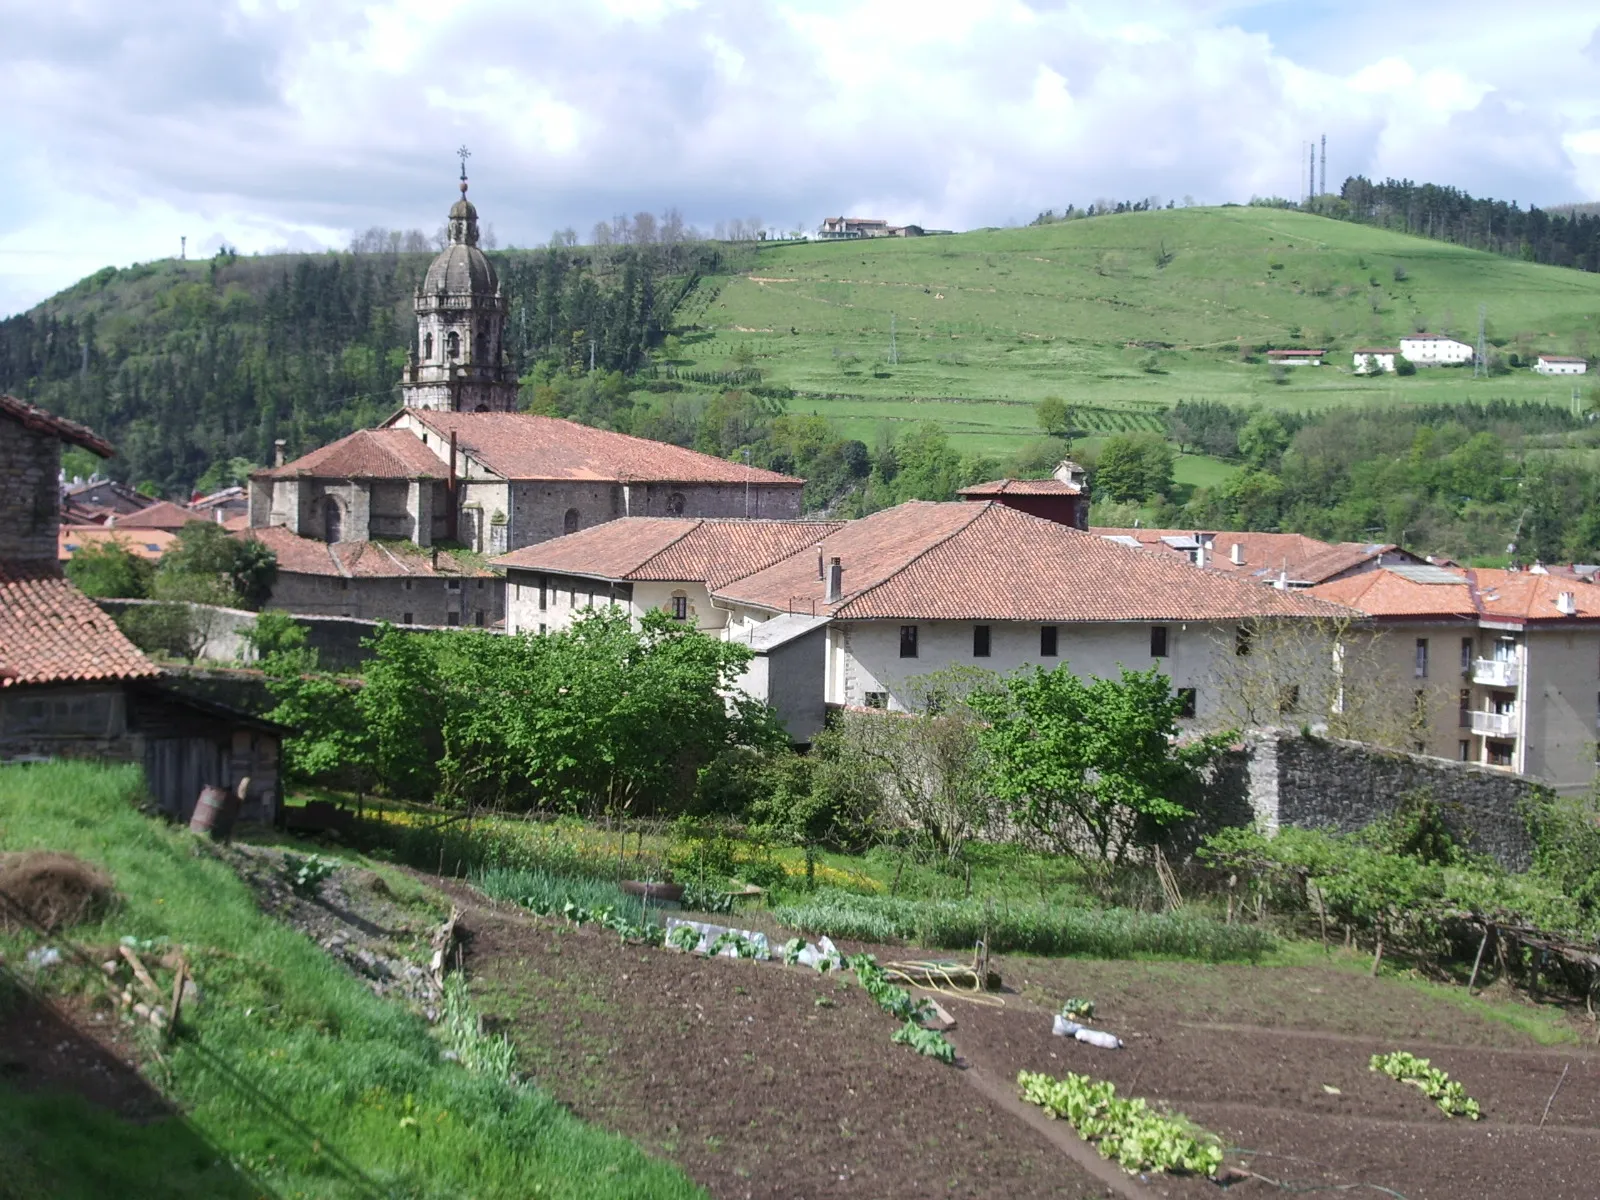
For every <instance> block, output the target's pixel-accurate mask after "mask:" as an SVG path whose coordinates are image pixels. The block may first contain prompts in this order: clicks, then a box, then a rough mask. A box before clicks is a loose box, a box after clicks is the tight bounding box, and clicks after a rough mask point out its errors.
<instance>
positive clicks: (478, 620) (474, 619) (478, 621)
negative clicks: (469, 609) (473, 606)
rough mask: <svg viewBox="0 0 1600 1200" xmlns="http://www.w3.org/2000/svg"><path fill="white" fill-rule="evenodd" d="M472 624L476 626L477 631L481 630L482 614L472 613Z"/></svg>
mask: <svg viewBox="0 0 1600 1200" xmlns="http://www.w3.org/2000/svg"><path fill="white" fill-rule="evenodd" d="M472 623H473V624H474V625H476V626H477V627H478V628H479V629H482V628H483V613H481V612H475V613H473V614H472Z"/></svg>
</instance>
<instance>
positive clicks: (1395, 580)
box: [1310, 567, 1600, 624]
mask: <svg viewBox="0 0 1600 1200" xmlns="http://www.w3.org/2000/svg"><path fill="white" fill-rule="evenodd" d="M1435 570H1437V571H1438V572H1439V574H1438V575H1436V576H1435V575H1431V574H1430V575H1429V576H1428V577H1429V578H1438V579H1441V580H1448V581H1447V582H1444V581H1442V582H1436V583H1429V582H1423V581H1420V580H1418V579H1417V578H1414V577H1413V575H1412V574H1410V573H1408V572H1407V570H1406V568H1404V567H1402V568H1399V569H1394V568H1388V567H1384V568H1380V569H1378V570H1376V571H1368V572H1366V573H1364V574H1361V575H1352V576H1349V577H1348V578H1345V579H1335V580H1334V581H1333V582H1331V583H1324V584H1320V585H1318V586H1317V587H1314V588H1311V589H1310V593H1311V594H1312V595H1314V596H1320V597H1322V598H1323V599H1325V600H1331V601H1334V602H1335V603H1338V604H1347V605H1349V606H1350V607H1351V608H1355V609H1359V610H1360V611H1361V612H1364V613H1366V614H1367V615H1368V616H1372V617H1378V618H1388V619H1391V620H1396V619H1404V618H1413V619H1419V620H1428V619H1448V618H1455V617H1459V618H1465V619H1471V620H1476V619H1478V618H1480V617H1483V618H1487V619H1488V620H1491V621H1502V622H1514V623H1523V624H1526V623H1528V622H1550V623H1553V624H1559V623H1560V622H1563V621H1573V620H1590V621H1594V620H1600V585H1595V584H1592V583H1584V582H1581V581H1579V580H1576V579H1570V578H1566V577H1563V576H1559V575H1547V574H1544V573H1542V572H1541V573H1538V574H1535V573H1534V572H1532V571H1504V570H1491V569H1487V568H1477V569H1473V568H1457V569H1450V568H1443V567H1440V568H1435ZM1563 592H1566V593H1568V594H1570V595H1571V596H1572V599H1573V605H1574V608H1575V611H1574V612H1573V613H1571V614H1567V613H1563V612H1562V611H1561V609H1560V607H1559V600H1558V597H1559V596H1560V595H1561V593H1563Z"/></svg>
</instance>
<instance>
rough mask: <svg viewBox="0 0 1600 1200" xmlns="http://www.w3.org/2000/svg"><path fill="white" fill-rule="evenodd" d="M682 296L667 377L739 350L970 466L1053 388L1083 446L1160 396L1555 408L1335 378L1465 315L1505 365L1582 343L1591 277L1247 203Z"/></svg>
mask: <svg viewBox="0 0 1600 1200" xmlns="http://www.w3.org/2000/svg"><path fill="white" fill-rule="evenodd" d="M1163 255H1170V259H1169V260H1168V261H1167V262H1166V265H1165V266H1160V265H1158V259H1160V258H1162V256H1163ZM1397 276H1399V278H1397ZM701 291H702V292H703V293H704V295H710V294H711V293H712V292H713V291H714V292H715V299H714V300H712V301H711V302H710V303H709V304H705V305H704V306H703V307H702V306H701V305H700V304H698V303H697V302H696V299H695V298H694V297H691V299H690V301H689V302H688V304H687V305H686V308H685V310H684V315H685V316H686V317H687V318H689V319H691V320H692V321H693V323H695V324H696V325H697V326H698V327H699V328H698V329H697V330H695V331H690V332H686V333H685V334H684V335H683V337H682V339H681V340H682V350H681V353H680V355H679V359H678V361H679V363H680V365H682V366H684V367H686V368H690V369H696V370H721V369H726V368H727V367H728V366H729V365H730V364H731V363H732V360H733V357H734V355H735V353H736V351H738V350H739V349H740V348H741V347H743V348H745V349H747V350H748V351H749V352H750V353H751V354H753V355H754V365H756V366H758V367H760V368H761V369H762V370H763V371H764V372H765V375H766V381H767V382H768V383H770V384H775V385H781V386H788V387H792V388H794V389H795V390H796V391H797V392H798V393H799V395H798V396H797V397H796V398H795V399H794V400H793V401H791V403H790V408H791V411H795V412H807V413H809V412H817V413H820V414H822V415H825V416H828V417H832V418H834V419H835V420H836V421H838V422H839V424H840V426H841V427H842V428H843V429H844V430H845V431H847V432H848V433H850V434H851V435H852V436H856V437H860V438H862V440H864V441H867V442H868V443H869V444H870V443H871V442H872V440H873V438H874V437H876V436H877V433H878V431H879V430H880V429H882V428H884V427H885V426H888V427H889V428H890V429H895V428H898V427H899V426H900V425H901V424H903V423H905V422H912V421H919V420H935V421H938V422H939V423H941V424H943V425H946V426H947V427H948V428H949V429H950V430H951V431H952V432H953V433H959V434H961V435H962V437H963V439H964V440H968V439H970V444H971V445H972V446H973V448H974V449H977V450H981V451H983V452H985V453H1004V452H1007V451H1009V450H1013V449H1015V448H1016V446H1017V445H1018V444H1020V442H1021V441H1022V440H1024V439H1025V438H1026V437H1028V436H1031V435H1032V434H1033V433H1034V421H1033V412H1032V406H1033V404H1034V403H1036V402H1037V401H1038V400H1040V399H1042V398H1044V397H1045V396H1052V395H1054V396H1060V397H1062V398H1063V399H1066V400H1067V401H1068V402H1069V403H1072V404H1074V405H1076V406H1079V410H1080V422H1081V424H1082V426H1083V427H1084V428H1086V429H1088V430H1090V431H1092V432H1095V433H1111V432H1116V431H1118V430H1119V429H1125V428H1145V427H1155V426H1156V425H1157V424H1158V422H1159V414H1160V412H1161V411H1162V410H1164V409H1166V408H1168V407H1170V406H1171V405H1172V404H1173V403H1174V402H1176V401H1177V400H1180V399H1194V400H1217V401H1225V402H1229V403H1240V404H1265V405H1268V406H1272V407H1277V408H1283V409H1292V410H1312V409H1322V408H1328V407H1335V406H1344V405H1366V404H1381V405H1385V406H1394V405H1406V404H1413V403H1430V404H1431V403H1454V402H1459V401H1462V400H1467V399H1473V400H1491V399H1507V400H1514V401H1535V402H1548V403H1555V404H1567V403H1569V402H1570V397H1571V392H1572V383H1571V381H1570V380H1562V379H1546V378H1544V377H1541V376H1537V375H1534V374H1533V373H1532V372H1531V371H1528V370H1517V371H1514V372H1512V373H1511V374H1510V375H1506V376H1500V377H1495V378H1490V379H1479V380H1474V379H1473V378H1472V375H1471V372H1470V371H1462V370H1456V369H1434V370H1422V371H1419V372H1418V373H1417V374H1416V375H1415V376H1413V377H1410V378H1404V379H1401V378H1396V377H1394V376H1385V377H1382V378H1364V377H1358V376H1356V375H1354V374H1352V373H1351V372H1350V369H1349V368H1350V363H1351V358H1350V352H1351V351H1352V350H1353V349H1354V348H1355V347H1357V346H1367V345H1392V344H1394V342H1395V341H1396V340H1397V339H1398V338H1399V337H1400V336H1401V335H1402V334H1405V333H1408V332H1411V331H1413V330H1415V329H1418V328H1423V327H1426V328H1428V329H1430V330H1434V331H1438V332H1444V333H1451V334H1454V335H1455V336H1458V337H1460V338H1462V339H1463V340H1465V341H1467V342H1469V343H1470V342H1473V341H1475V340H1476V336H1477V316H1478V305H1479V304H1480V303H1481V304H1484V305H1486V306H1487V310H1488V335H1489V338H1490V339H1491V341H1493V342H1495V343H1498V344H1501V346H1502V348H1503V351H1504V352H1506V353H1511V352H1516V353H1520V354H1529V353H1539V352H1541V351H1542V352H1547V353H1588V352H1589V351H1590V350H1591V349H1593V348H1595V346H1596V344H1597V343H1600V331H1597V329H1596V324H1595V322H1596V314H1597V313H1600V276H1595V275H1592V274H1586V273H1583V272H1579V271H1570V270H1563V269H1561V268H1557V267H1544V266H1537V265H1535V264H1531V263H1523V262H1517V261H1514V260H1510V259H1506V258H1501V257H1498V256H1495V255H1490V254H1484V253H1480V252H1478V251H1473V250H1467V249H1464V248H1462V247H1458V246H1451V245H1447V244H1445V243H1442V242H1434V241H1429V240H1426V239H1424V238H1416V237H1409V236H1406V235H1403V234H1396V233H1390V232H1387V231H1385V230H1379V229H1372V228H1368V227H1364V226H1360V225H1352V224H1348V223H1345V222H1340V221H1333V220H1329V219H1326V218H1322V217H1316V216H1311V215H1308V214H1304V213H1296V212H1286V211H1280V210H1274V209H1259V208H1208V209H1186V210H1173V211H1170V212H1168V211H1160V212H1150V213H1130V214H1126V215H1122V216H1108V217H1100V218H1095V219H1093V220H1084V221H1072V222H1065V223H1062V224H1057V225H1049V226H1041V227H1030V228H1024V229H1007V230H988V231H981V232H976V233H968V234H959V235H956V236H951V237H934V238H920V239H916V238H914V239H899V238H887V239H881V240H874V241H871V242H833V243H810V244H800V245H784V246H777V247H773V248H771V249H768V250H764V251H762V252H761V255H760V259H759V264H758V266H757V267H756V268H755V269H754V270H752V271H751V272H750V273H749V274H747V275H741V276H735V277H731V278H726V279H721V280H715V281H707V282H706V283H704V284H702V289H701ZM891 323H892V325H893V335H894V355H895V357H896V358H897V359H898V361H893V362H892V361H891V360H890V353H891V351H890V334H891ZM1267 345H1276V346H1294V345H1301V346H1321V347H1327V348H1329V349H1330V351H1331V353H1330V357H1329V360H1328V365H1326V366H1323V367H1317V368H1310V367H1307V368H1294V369H1290V370H1289V371H1288V372H1287V374H1286V376H1285V379H1286V381H1285V382H1282V383H1278V382H1274V372H1272V371H1271V370H1270V369H1269V368H1268V367H1267V366H1266V365H1265V363H1246V362H1242V361H1240V354H1239V349H1240V347H1241V346H1255V347H1260V346H1267Z"/></svg>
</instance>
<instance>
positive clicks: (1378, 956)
mask: <svg viewBox="0 0 1600 1200" xmlns="http://www.w3.org/2000/svg"><path fill="white" fill-rule="evenodd" d="M1377 928H1378V936H1377V941H1376V943H1375V944H1374V946H1373V951H1372V975H1373V978H1377V975H1378V964H1379V963H1381V962H1382V961H1383V926H1382V925H1379V926H1378V927H1377Z"/></svg>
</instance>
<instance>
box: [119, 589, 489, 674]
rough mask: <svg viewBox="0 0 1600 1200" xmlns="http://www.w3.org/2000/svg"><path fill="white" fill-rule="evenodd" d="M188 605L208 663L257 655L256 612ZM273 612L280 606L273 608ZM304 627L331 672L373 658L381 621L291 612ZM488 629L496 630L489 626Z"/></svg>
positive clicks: (429, 628) (122, 606)
mask: <svg viewBox="0 0 1600 1200" xmlns="http://www.w3.org/2000/svg"><path fill="white" fill-rule="evenodd" d="M95 603H96V604H98V605H99V606H100V607H101V608H102V609H103V610H104V611H106V612H108V613H110V614H111V615H112V616H113V617H115V616H117V615H118V614H119V613H123V612H126V611H127V610H128V609H130V608H136V607H139V606H141V605H149V604H160V603H163V602H162V601H159V600H111V599H98V600H96V601H95ZM189 607H190V608H193V609H196V610H199V611H200V612H202V613H203V614H204V622H205V624H206V626H207V636H206V639H205V646H204V649H202V650H201V652H200V658H201V659H202V660H203V661H207V662H221V663H248V662H253V661H254V659H255V652H254V650H253V649H252V648H251V646H250V643H249V642H248V641H246V640H245V637H244V635H245V633H247V632H248V631H249V630H251V629H254V628H255V623H256V616H257V615H258V614H256V613H253V612H249V611H248V610H246V609H242V608H221V607H218V606H217V605H212V604H191V605H189ZM272 611H274V612H276V611H279V610H277V609H273V610H272ZM286 615H288V616H291V617H293V618H294V619H295V621H297V622H298V623H299V624H300V626H301V627H302V628H304V629H305V631H306V645H308V646H310V647H311V648H312V649H313V650H315V651H316V652H317V655H318V657H319V659H320V660H321V663H322V666H323V667H324V668H325V669H327V670H330V671H347V670H351V669H353V668H355V667H359V666H360V665H361V664H362V663H364V662H366V661H367V659H369V658H371V657H372V652H371V651H370V650H368V649H367V648H366V647H365V646H363V645H362V644H361V643H362V641H363V640H365V639H367V638H370V637H371V636H372V635H373V634H374V633H376V632H377V631H378V626H379V625H381V624H382V623H383V622H381V621H368V620H364V619H362V618H360V617H329V616H308V615H302V614H300V613H288V614H286ZM389 623H390V624H391V625H393V626H394V627H395V628H396V629H400V630H404V631H405V632H407V633H460V632H463V630H462V629H461V627H458V626H451V625H401V624H400V623H399V622H397V621H391V622H389ZM472 632H475V633H483V632H486V631H485V630H483V629H474V630H472ZM488 632H494V631H493V630H490V631H488Z"/></svg>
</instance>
